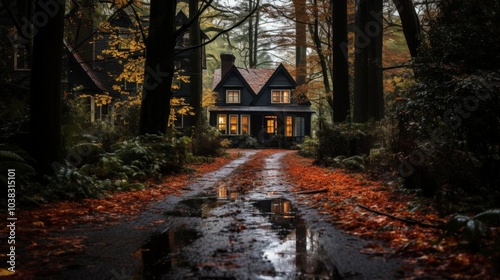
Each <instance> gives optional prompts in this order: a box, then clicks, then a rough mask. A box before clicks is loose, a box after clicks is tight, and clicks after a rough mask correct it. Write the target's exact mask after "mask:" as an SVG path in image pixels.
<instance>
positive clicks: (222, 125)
mask: <svg viewBox="0 0 500 280" xmlns="http://www.w3.org/2000/svg"><path fill="white" fill-rule="evenodd" d="M217 128H218V130H219V133H221V134H226V128H227V117H226V115H218V116H217Z"/></svg>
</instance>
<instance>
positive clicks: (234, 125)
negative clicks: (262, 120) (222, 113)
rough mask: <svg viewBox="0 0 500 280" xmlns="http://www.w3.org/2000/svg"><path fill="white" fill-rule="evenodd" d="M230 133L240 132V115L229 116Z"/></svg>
mask: <svg viewBox="0 0 500 280" xmlns="http://www.w3.org/2000/svg"><path fill="white" fill-rule="evenodd" d="M229 128H230V129H229V134H232V135H235V134H238V116H237V115H230V116H229Z"/></svg>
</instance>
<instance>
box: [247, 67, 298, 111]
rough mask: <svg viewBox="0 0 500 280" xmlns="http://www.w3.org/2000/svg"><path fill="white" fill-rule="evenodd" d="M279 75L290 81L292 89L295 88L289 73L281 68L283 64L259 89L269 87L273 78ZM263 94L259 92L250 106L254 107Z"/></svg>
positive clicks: (295, 85) (295, 84)
mask: <svg viewBox="0 0 500 280" xmlns="http://www.w3.org/2000/svg"><path fill="white" fill-rule="evenodd" d="M280 73H281V74H284V75H285V77H286V78H287V79H288V80H289V81H290V83H291V85H292V86H293V88H296V87H297V83H296V82H295V80H294V79H293V77H292V75H290V73H289V72H288V70H286V68H285V66H283V64H280V66H278V68H276V70H273V73H272V75H271V76H270V77H269V78H268V79H267V80H266V82H265V83H264V84H263V85H262V87H261V89H262V88H264V87H268V86H270V84H271V83H272V82H273V80H274V78H275V77H276V76H278V75H279V74H280ZM277 86H279V87H281V86H286V85H277ZM263 94H264V93H263V92H262V91H260V90H259V92H258V96H257V97H256V98H255V99H254V100H253V102H252V104H251V105H254V104H255V103H256V102H257V100H259V98H260V96H262V95H263Z"/></svg>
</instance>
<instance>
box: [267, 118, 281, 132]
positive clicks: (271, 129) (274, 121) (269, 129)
mask: <svg viewBox="0 0 500 280" xmlns="http://www.w3.org/2000/svg"><path fill="white" fill-rule="evenodd" d="M264 119H265V120H266V133H267V134H274V135H276V131H277V129H278V117H277V116H265V117H264ZM271 122H272V124H273V125H272V126H271V125H270V124H271Z"/></svg>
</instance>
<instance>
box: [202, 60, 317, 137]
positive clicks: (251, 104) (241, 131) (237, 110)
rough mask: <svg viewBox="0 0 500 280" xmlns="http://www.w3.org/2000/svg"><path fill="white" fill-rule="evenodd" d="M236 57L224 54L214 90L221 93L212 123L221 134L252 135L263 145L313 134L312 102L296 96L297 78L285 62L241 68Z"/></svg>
mask: <svg viewBox="0 0 500 280" xmlns="http://www.w3.org/2000/svg"><path fill="white" fill-rule="evenodd" d="M234 60H235V57H234V56H233V55H230V54H222V55H221V61H222V63H221V65H222V66H221V69H217V70H216V71H215V73H214V82H213V90H214V91H215V92H217V93H218V94H219V98H218V100H217V102H216V104H215V106H212V107H211V108H210V109H209V112H210V125H212V126H214V127H216V128H217V130H218V131H219V133H220V134H223V135H227V136H228V137H232V136H241V135H249V136H252V137H254V138H256V139H257V140H259V142H261V143H263V144H270V143H275V142H277V141H280V142H289V143H292V142H300V141H302V140H303V139H304V137H305V136H307V135H311V116H312V114H313V113H314V111H313V110H312V109H311V106H310V103H309V102H302V103H300V104H299V103H298V102H297V100H296V99H295V98H294V96H293V94H294V89H295V88H296V87H297V84H296V82H295V80H294V79H293V78H292V76H291V75H290V73H289V72H288V71H287V70H286V68H285V67H284V66H283V65H280V66H279V67H278V68H277V69H239V68H237V67H235V66H234Z"/></svg>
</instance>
